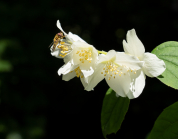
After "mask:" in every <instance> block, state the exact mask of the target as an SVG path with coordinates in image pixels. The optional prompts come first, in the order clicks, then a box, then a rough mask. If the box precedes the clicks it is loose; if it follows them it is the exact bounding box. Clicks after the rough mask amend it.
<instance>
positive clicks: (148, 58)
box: [143, 53, 166, 77]
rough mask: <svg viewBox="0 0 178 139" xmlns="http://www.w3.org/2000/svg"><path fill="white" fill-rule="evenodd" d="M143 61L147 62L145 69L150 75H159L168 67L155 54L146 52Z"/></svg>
mask: <svg viewBox="0 0 178 139" xmlns="http://www.w3.org/2000/svg"><path fill="white" fill-rule="evenodd" d="M143 61H144V62H145V64H144V66H143V71H144V73H145V74H146V75H147V76H149V77H157V76H159V75H161V74H162V73H163V72H164V71H165V69H166V65H165V63H164V61H163V60H161V59H159V58H158V57H157V56H156V55H155V54H151V53H145V54H144V56H143Z"/></svg>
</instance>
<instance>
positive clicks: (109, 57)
mask: <svg viewBox="0 0 178 139" xmlns="http://www.w3.org/2000/svg"><path fill="white" fill-rule="evenodd" d="M115 59H116V51H115V50H110V51H108V53H107V54H106V55H105V54H100V55H99V61H98V63H104V62H108V61H109V60H113V61H114V60H115Z"/></svg>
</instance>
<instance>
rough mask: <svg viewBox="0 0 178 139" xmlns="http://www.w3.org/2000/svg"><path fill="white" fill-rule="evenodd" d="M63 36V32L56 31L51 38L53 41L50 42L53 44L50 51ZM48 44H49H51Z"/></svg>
mask: <svg viewBox="0 0 178 139" xmlns="http://www.w3.org/2000/svg"><path fill="white" fill-rule="evenodd" d="M64 37H65V36H64V34H63V32H60V33H57V34H56V35H55V36H54V39H53V42H52V43H51V45H52V44H53V47H52V51H54V50H55V48H56V46H57V44H58V43H59V42H60V41H61V39H63V38H64ZM51 45H50V46H51Z"/></svg>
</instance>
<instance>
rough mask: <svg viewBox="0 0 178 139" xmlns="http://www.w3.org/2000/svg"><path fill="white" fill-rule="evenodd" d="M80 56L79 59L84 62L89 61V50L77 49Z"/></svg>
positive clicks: (90, 58)
mask: <svg viewBox="0 0 178 139" xmlns="http://www.w3.org/2000/svg"><path fill="white" fill-rule="evenodd" d="M76 54H78V55H79V57H80V59H79V60H80V61H81V62H82V63H84V62H85V61H88V62H89V63H91V60H92V57H91V50H78V51H77V53H76Z"/></svg>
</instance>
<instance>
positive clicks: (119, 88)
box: [51, 20, 166, 99]
mask: <svg viewBox="0 0 178 139" xmlns="http://www.w3.org/2000/svg"><path fill="white" fill-rule="evenodd" d="M57 27H58V28H59V29H60V30H61V31H62V32H63V33H64V35H65V38H64V39H61V40H60V41H59V42H58V44H57V47H56V48H55V49H54V50H52V47H53V46H52V47H51V54H52V55H53V56H55V57H57V58H63V59H64V63H65V64H64V65H63V66H62V67H61V68H60V69H59V70H58V74H59V76H60V75H61V74H63V77H62V79H63V80H65V81H69V80H70V79H72V78H74V77H75V76H77V77H80V79H81V82H82V84H83V86H84V88H85V90H87V91H91V90H93V88H94V87H95V86H96V85H97V84H98V83H99V82H100V81H101V80H103V79H104V78H105V80H106V82H107V83H108V85H109V87H110V88H112V89H113V90H114V91H115V92H116V95H117V96H122V97H128V98H129V99H133V98H136V97H138V96H139V95H140V94H141V93H142V91H143V88H144V86H145V79H146V76H145V74H146V75H147V76H149V77H157V76H159V75H161V74H162V73H163V72H164V70H165V69H166V66H165V63H164V61H163V60H160V59H159V58H158V57H157V56H156V55H154V54H151V53H145V48H144V46H143V44H142V42H141V41H140V40H139V38H138V37H137V35H136V32H135V30H134V29H132V30H129V31H128V32H127V42H126V41H125V40H124V41H123V47H124V51H125V52H116V51H115V50H110V51H109V52H104V51H98V50H96V48H95V47H94V46H92V45H90V44H88V43H86V42H85V41H84V40H82V39H81V38H80V37H79V36H77V35H75V34H72V33H71V32H69V33H68V34H67V33H65V32H64V31H63V29H62V27H61V24H60V22H59V20H58V21H57Z"/></svg>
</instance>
